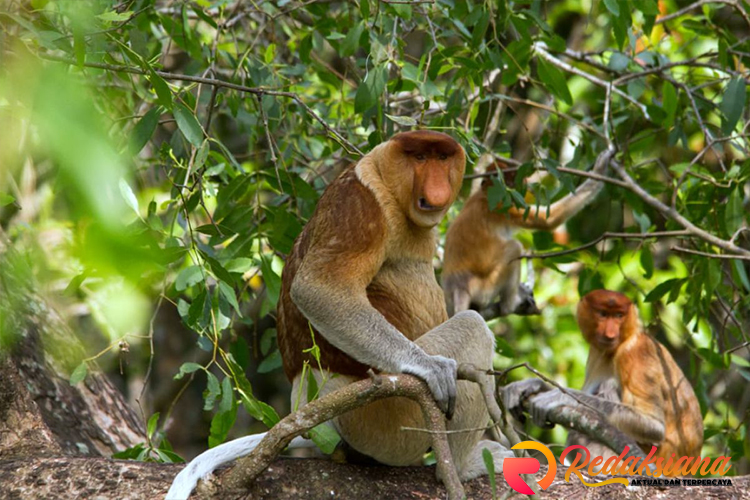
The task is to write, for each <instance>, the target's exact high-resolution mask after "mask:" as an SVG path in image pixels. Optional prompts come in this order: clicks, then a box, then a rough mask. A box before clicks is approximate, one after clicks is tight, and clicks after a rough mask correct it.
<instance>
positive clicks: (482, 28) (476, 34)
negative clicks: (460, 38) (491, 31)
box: [471, 11, 490, 47]
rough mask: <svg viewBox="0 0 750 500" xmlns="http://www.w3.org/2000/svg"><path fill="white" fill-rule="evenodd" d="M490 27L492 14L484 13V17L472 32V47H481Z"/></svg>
mask: <svg viewBox="0 0 750 500" xmlns="http://www.w3.org/2000/svg"><path fill="white" fill-rule="evenodd" d="M489 25H490V13H489V12H487V11H483V12H482V17H480V18H479V21H477V24H475V25H474V29H473V30H472V31H471V46H472V47H479V45H480V44H481V43H482V41H483V40H484V34H485V33H486V32H487V27H488V26H489Z"/></svg>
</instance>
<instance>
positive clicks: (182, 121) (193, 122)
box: [173, 104, 203, 147]
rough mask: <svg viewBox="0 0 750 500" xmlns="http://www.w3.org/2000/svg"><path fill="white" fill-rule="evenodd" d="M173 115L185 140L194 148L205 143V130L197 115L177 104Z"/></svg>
mask: <svg viewBox="0 0 750 500" xmlns="http://www.w3.org/2000/svg"><path fill="white" fill-rule="evenodd" d="M173 114H174V119H175V120H176V121H177V126H178V127H179V128H180V132H182V135H184V136H185V139H187V140H188V141H189V142H190V144H192V145H193V146H195V147H199V146H200V145H201V144H202V143H203V129H201V126H200V123H198V119H197V118H196V117H195V115H194V114H193V113H192V112H191V111H190V110H189V109H187V108H186V107H185V106H183V105H182V104H175V106H174V111H173Z"/></svg>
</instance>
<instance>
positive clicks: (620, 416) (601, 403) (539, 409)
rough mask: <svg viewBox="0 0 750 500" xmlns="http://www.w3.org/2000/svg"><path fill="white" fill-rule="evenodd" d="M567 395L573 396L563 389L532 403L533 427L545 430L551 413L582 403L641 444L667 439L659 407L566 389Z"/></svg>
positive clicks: (536, 397)
mask: <svg viewBox="0 0 750 500" xmlns="http://www.w3.org/2000/svg"><path fill="white" fill-rule="evenodd" d="M567 392H568V393H569V394H570V395H568V394H564V393H563V392H562V391H560V389H552V390H550V391H547V392H543V393H541V394H537V395H535V396H533V397H532V398H531V399H529V406H530V413H531V416H532V418H533V420H534V423H536V424H537V425H539V426H545V425H546V424H547V415H548V414H549V412H550V411H552V410H554V409H555V408H558V407H561V406H568V407H577V406H581V404H582V403H583V404H584V405H586V406H588V407H591V408H594V409H596V410H597V411H599V412H600V413H601V414H602V415H603V416H604V418H606V419H607V420H608V421H609V422H610V423H611V424H612V425H614V426H615V427H617V428H618V429H620V430H621V431H623V432H625V433H626V434H629V435H630V436H632V437H633V438H635V439H636V440H637V441H639V442H644V443H657V442H660V441H662V440H663V439H664V431H665V427H664V415H663V413H662V412H661V410H659V409H658V408H660V407H659V406H658V405H656V404H653V403H652V404H648V405H644V407H643V408H639V407H636V406H632V405H629V404H624V403H621V402H618V401H611V400H607V399H603V398H600V397H597V396H592V395H591V394H586V393H584V392H581V391H576V390H574V389H567Z"/></svg>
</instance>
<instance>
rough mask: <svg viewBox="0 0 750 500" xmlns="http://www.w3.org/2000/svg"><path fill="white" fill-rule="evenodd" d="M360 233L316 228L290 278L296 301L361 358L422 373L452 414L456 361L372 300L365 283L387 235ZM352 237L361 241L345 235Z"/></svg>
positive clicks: (377, 365)
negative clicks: (430, 349) (421, 342)
mask: <svg viewBox="0 0 750 500" xmlns="http://www.w3.org/2000/svg"><path fill="white" fill-rule="evenodd" d="M349 215H351V214H349ZM362 224H363V225H365V224H367V222H365V221H362ZM332 232H333V231H332ZM364 232H366V231H364ZM362 234H363V231H362V230H360V231H359V232H358V233H355V234H351V233H349V234H347V233H346V232H345V231H336V233H335V234H325V231H323V232H322V234H320V233H319V234H316V238H315V242H314V243H313V245H312V246H311V248H310V249H309V251H308V253H307V255H306V256H305V258H304V261H303V262H302V265H301V266H300V268H299V270H298V272H297V275H296V276H295V278H294V281H293V282H292V288H291V298H292V301H293V302H294V304H295V305H296V306H297V308H299V310H300V311H301V312H302V314H304V315H305V317H306V318H307V319H308V320H309V321H310V323H312V325H313V326H314V327H315V329H316V330H318V332H320V334H321V335H323V336H324V337H325V338H326V340H328V341H329V342H330V343H331V344H332V345H334V346H335V347H337V348H339V349H341V350H342V351H343V352H345V353H347V354H348V355H349V356H351V357H353V358H354V359H356V360H357V361H359V362H361V363H364V364H367V365H370V366H372V367H374V368H376V369H378V370H381V371H384V372H391V373H410V374H412V375H416V376H417V377H419V378H421V379H423V380H424V381H425V382H426V383H427V385H428V386H429V388H430V390H431V391H432V394H433V396H434V397H435V401H436V402H437V403H438V406H439V407H440V409H441V410H443V411H444V412H445V413H446V416H447V417H448V418H450V416H451V415H452V413H453V409H454V406H455V398H456V374H457V368H458V367H457V364H456V362H455V361H454V360H452V359H449V358H445V357H443V356H430V355H428V354H427V353H425V352H424V351H423V350H422V349H421V348H420V347H419V346H417V345H416V344H415V343H413V342H411V341H410V340H409V339H407V338H406V337H405V336H404V335H403V334H402V333H401V332H400V331H398V329H396V328H395V327H394V326H393V325H391V324H390V323H389V322H388V321H387V320H386V319H385V317H383V315H382V314H381V313H380V312H378V311H377V310H376V309H375V308H374V307H373V306H372V305H371V304H370V302H369V300H368V298H367V294H366V289H367V285H368V284H369V283H370V281H371V280H372V279H373V277H374V276H375V275H376V274H377V271H378V270H379V269H380V266H381V265H382V263H383V260H384V258H385V248H384V247H385V243H384V241H385V239H386V238H382V237H381V238H373V239H372V240H368V241H366V242H364V243H363V242H362V241H361V239H362V237H363V236H362ZM352 238H357V241H347V240H349V239H352ZM333 247H335V248H333Z"/></svg>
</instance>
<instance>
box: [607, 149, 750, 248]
mask: <svg viewBox="0 0 750 500" xmlns="http://www.w3.org/2000/svg"><path fill="white" fill-rule="evenodd" d="M610 164H611V166H612V168H613V169H614V170H615V171H616V172H617V173H618V175H619V176H620V177H621V178H622V179H623V180H624V181H625V182H626V183H627V184H628V188H629V189H630V190H631V191H633V192H634V193H635V194H637V195H638V196H640V198H641V199H642V200H643V201H645V202H646V203H647V204H649V205H651V206H652V207H653V208H655V209H656V210H658V211H659V212H661V213H662V214H663V215H665V216H667V217H669V218H670V219H672V220H674V221H675V222H677V223H678V224H679V225H681V226H682V227H684V228H685V229H687V230H688V231H690V232H691V233H692V234H694V235H695V236H697V237H699V238H701V239H702V240H705V241H707V242H709V243H711V244H712V245H714V246H716V247H719V248H722V249H724V250H726V251H728V252H732V253H736V254H740V255H747V256H750V250H746V249H744V248H740V247H738V246H737V245H735V244H734V243H732V242H730V241H726V240H722V239H721V238H718V237H716V236H714V235H713V234H711V233H709V232H707V231H704V230H703V229H701V228H699V227H698V226H696V225H695V224H693V223H692V222H690V221H689V220H688V219H686V218H685V217H683V216H682V215H681V214H680V213H679V212H678V211H677V210H675V209H674V208H672V207H668V206H667V205H665V204H664V203H662V202H661V201H659V200H658V199H656V198H654V197H653V196H651V195H650V194H649V193H648V191H646V190H645V189H643V188H642V187H641V186H640V185H639V184H638V183H637V182H635V180H633V178H632V177H630V175H628V173H627V172H626V171H625V168H624V167H623V166H622V165H620V163H619V162H617V161H616V160H612V162H611V163H610Z"/></svg>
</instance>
